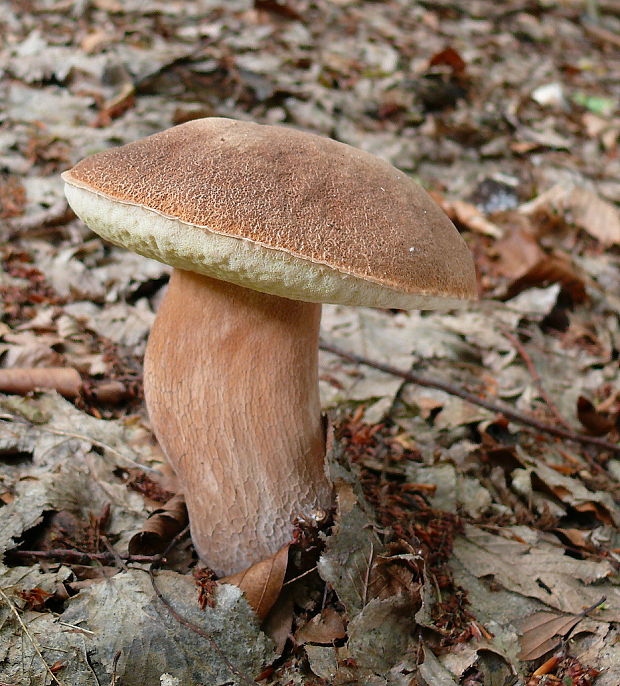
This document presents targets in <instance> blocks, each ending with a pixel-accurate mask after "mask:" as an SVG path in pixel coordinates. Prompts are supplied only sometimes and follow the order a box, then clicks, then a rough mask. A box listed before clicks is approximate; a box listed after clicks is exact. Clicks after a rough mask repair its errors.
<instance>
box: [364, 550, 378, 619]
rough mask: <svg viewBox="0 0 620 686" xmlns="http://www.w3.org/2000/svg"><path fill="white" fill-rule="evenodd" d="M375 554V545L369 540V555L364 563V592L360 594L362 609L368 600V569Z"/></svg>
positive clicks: (369, 569)
mask: <svg viewBox="0 0 620 686" xmlns="http://www.w3.org/2000/svg"><path fill="white" fill-rule="evenodd" d="M374 556H375V547H374V545H373V543H372V541H370V555H369V556H368V564H367V565H366V576H365V577H364V594H363V596H362V609H364V608H365V607H366V603H367V602H368V587H369V585H370V571H371V569H372V562H373V558H374Z"/></svg>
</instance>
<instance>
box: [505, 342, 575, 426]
mask: <svg viewBox="0 0 620 686" xmlns="http://www.w3.org/2000/svg"><path fill="white" fill-rule="evenodd" d="M502 333H503V334H504V336H505V337H506V338H507V339H508V340H509V341H510V342H511V343H512V344H513V345H514V347H515V348H516V350H517V352H518V353H519V355H521V357H522V358H523V361H524V362H525V366H526V367H527V370H528V371H529V373H530V376H531V377H532V380H533V381H534V383H535V384H536V388H538V392H539V393H540V396H541V398H542V399H543V400H544V401H545V403H547V407H548V408H549V409H550V410H551V413H552V414H553V416H554V417H555V418H556V419H557V421H558V422H559V423H560V424H561V425H562V426H563V427H564V428H565V429H568V430H569V431H571V426H570V424H569V423H568V422H567V421H566V420H565V419H564V417H562V415H561V414H560V411H559V410H558V408H557V405H556V404H555V403H554V402H553V400H552V399H551V397H550V396H549V394H548V393H547V389H546V388H545V387H544V385H543V382H542V379H541V378H540V374H539V373H538V370H537V369H536V367H535V366H534V362H533V361H532V358H531V357H530V355H529V353H528V352H527V350H526V349H525V346H524V345H523V343H521V341H520V340H519V338H518V337H517V336H515V335H514V334H512V333H510V331H505V330H503V331H502Z"/></svg>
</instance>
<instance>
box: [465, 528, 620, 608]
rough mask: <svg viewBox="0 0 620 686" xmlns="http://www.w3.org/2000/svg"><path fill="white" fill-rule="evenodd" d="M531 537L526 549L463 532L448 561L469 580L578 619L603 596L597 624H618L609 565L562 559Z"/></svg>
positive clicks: (619, 600) (617, 595)
mask: <svg viewBox="0 0 620 686" xmlns="http://www.w3.org/2000/svg"><path fill="white" fill-rule="evenodd" d="M505 533H506V534H508V532H505ZM523 533H524V534H525V533H527V531H524V532H523ZM531 534H534V539H533V540H532V542H531V543H530V542H525V541H523V540H521V541H519V540H515V539H513V540H510V539H509V538H506V537H505V536H497V535H494V534H491V533H488V532H486V531H483V530H481V529H478V528H476V527H472V526H466V527H465V536H464V537H458V538H457V539H456V541H455V544H454V555H455V556H456V558H457V559H458V560H459V562H461V563H462V564H463V565H464V566H465V567H466V568H467V570H468V571H469V572H470V573H471V574H474V575H475V576H477V577H479V578H481V577H491V578H493V579H494V580H495V581H496V582H497V583H498V584H500V585H502V586H503V587H504V588H506V589H509V590H511V591H514V592H515V593H518V594H521V595H525V596H530V597H533V598H537V599H539V600H541V601H542V602H544V603H545V604H546V605H548V606H550V607H553V608H555V609H557V610H560V611H562V612H569V613H571V614H579V613H580V612H581V611H582V610H583V609H584V608H585V607H588V606H590V605H594V604H595V603H596V602H598V601H599V600H600V597H601V595H606V596H607V597H608V599H609V604H608V607H607V609H606V610H605V611H604V612H602V613H601V614H600V618H601V619H602V620H605V621H618V619H620V591H619V590H618V589H617V588H616V587H615V586H614V585H613V584H612V583H611V581H610V577H612V575H613V573H614V572H613V571H612V566H611V564H610V563H609V562H607V561H604V560H601V561H599V562H594V561H591V560H576V559H574V558H571V557H567V556H566V555H564V554H563V551H561V552H560V551H558V549H557V548H556V547H553V546H551V545H549V544H546V543H545V542H543V540H541V538H540V537H538V536H537V535H536V534H535V532H534V531H533V530H532V531H531ZM531 534H530V537H531Z"/></svg>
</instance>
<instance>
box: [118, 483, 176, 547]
mask: <svg viewBox="0 0 620 686" xmlns="http://www.w3.org/2000/svg"><path fill="white" fill-rule="evenodd" d="M187 521H188V519H187V508H186V507H185V498H184V496H183V495H175V496H173V497H172V498H170V500H169V501H168V502H167V503H166V504H165V505H164V506H163V507H160V508H159V509H157V510H155V511H154V512H152V513H151V515H150V517H149V518H148V519H147V520H146V522H145V524H144V526H143V527H142V531H139V532H138V533H137V534H134V535H133V536H132V537H131V540H130V541H129V554H130V555H140V554H142V555H156V554H158V553H162V552H163V551H164V550H166V548H167V546H168V544H169V543H170V541H171V540H172V539H174V537H175V536H176V535H177V534H178V533H179V532H180V531H182V530H183V529H184V528H185V527H186V526H187Z"/></svg>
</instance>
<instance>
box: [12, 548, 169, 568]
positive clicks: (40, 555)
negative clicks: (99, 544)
mask: <svg viewBox="0 0 620 686" xmlns="http://www.w3.org/2000/svg"><path fill="white" fill-rule="evenodd" d="M9 555H11V556H15V557H27V558H28V557H30V558H34V559H35V560H60V561H61V562H69V563H73V564H76V565H79V564H88V563H89V562H95V561H97V562H115V561H117V559H120V560H124V561H125V562H134V563H136V564H151V563H152V562H153V561H155V560H156V559H158V558H159V557H160V556H159V555H120V554H116V555H113V554H112V553H110V552H108V553H83V552H81V551H80V550H71V549H70V548H55V549H53V550H11V551H10V553H9Z"/></svg>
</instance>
